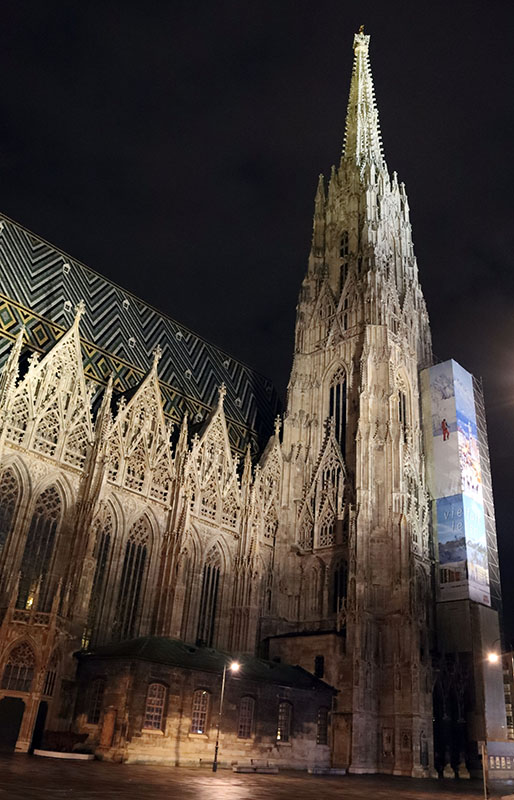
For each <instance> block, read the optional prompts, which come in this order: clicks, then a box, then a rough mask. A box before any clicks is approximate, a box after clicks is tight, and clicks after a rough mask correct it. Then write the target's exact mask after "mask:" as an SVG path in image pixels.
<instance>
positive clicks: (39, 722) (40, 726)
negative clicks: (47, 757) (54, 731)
mask: <svg viewBox="0 0 514 800" xmlns="http://www.w3.org/2000/svg"><path fill="white" fill-rule="evenodd" d="M47 712H48V703H47V702H46V700H42V701H41V702H40V704H39V708H38V710H37V717H36V724H35V725H34V733H33V734H32V741H31V743H30V750H29V753H33V752H34V750H39V749H40V747H41V745H42V744H43V733H44V731H45V722H46V715H47Z"/></svg>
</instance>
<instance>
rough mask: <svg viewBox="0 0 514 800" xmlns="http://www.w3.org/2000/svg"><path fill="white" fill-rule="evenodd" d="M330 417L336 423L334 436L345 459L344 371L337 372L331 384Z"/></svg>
mask: <svg viewBox="0 0 514 800" xmlns="http://www.w3.org/2000/svg"><path fill="white" fill-rule="evenodd" d="M328 413H329V416H330V418H331V419H332V420H333V422H334V434H335V437H336V440H337V442H338V443H339V446H340V448H341V452H342V454H343V458H344V456H345V455H346V417H347V397H346V373H345V372H344V370H339V371H338V372H336V374H335V375H334V377H333V378H332V381H331V383H330V392H329V411H328Z"/></svg>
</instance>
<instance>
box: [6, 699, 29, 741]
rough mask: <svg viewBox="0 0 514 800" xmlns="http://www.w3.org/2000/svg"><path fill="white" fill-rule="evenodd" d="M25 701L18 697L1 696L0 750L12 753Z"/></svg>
mask: <svg viewBox="0 0 514 800" xmlns="http://www.w3.org/2000/svg"><path fill="white" fill-rule="evenodd" d="M24 711H25V703H24V702H23V700H22V699H21V698H20V697H3V698H2V700H0V752H1V753H12V751H13V750H14V748H15V746H16V740H17V739H18V733H19V732H20V726H21V721H22V719H23V713H24Z"/></svg>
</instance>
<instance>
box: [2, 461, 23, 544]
mask: <svg viewBox="0 0 514 800" xmlns="http://www.w3.org/2000/svg"><path fill="white" fill-rule="evenodd" d="M18 496H19V485H18V481H17V479H16V475H15V474H14V472H13V471H12V469H6V470H4V472H3V473H2V475H1V476H0V554H1V553H2V550H3V549H4V546H5V544H6V542H7V539H8V538H9V534H10V533H11V530H12V527H13V522H14V512H15V511H16V506H17V504H18Z"/></svg>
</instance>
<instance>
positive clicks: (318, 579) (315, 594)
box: [309, 567, 323, 616]
mask: <svg viewBox="0 0 514 800" xmlns="http://www.w3.org/2000/svg"><path fill="white" fill-rule="evenodd" d="M322 591H323V573H322V572H321V571H320V570H319V569H318V568H317V567H312V568H311V571H310V573H309V612H310V613H311V614H313V615H315V616H317V615H318V614H320V613H321V606H322Z"/></svg>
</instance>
